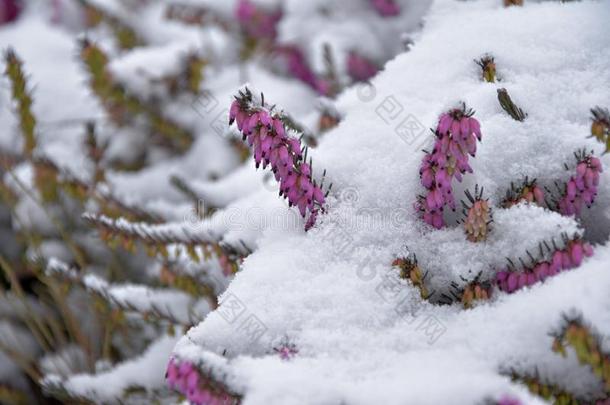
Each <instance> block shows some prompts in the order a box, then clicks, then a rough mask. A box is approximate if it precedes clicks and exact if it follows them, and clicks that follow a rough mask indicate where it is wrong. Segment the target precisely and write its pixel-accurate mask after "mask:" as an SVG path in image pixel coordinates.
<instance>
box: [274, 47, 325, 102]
mask: <svg viewBox="0 0 610 405" xmlns="http://www.w3.org/2000/svg"><path fill="white" fill-rule="evenodd" d="M275 52H276V53H277V54H278V55H280V56H282V57H284V59H285V61H286V65H287V69H288V72H289V73H290V75H292V76H293V77H295V78H297V79H299V80H300V81H302V82H303V83H305V84H307V85H308V86H309V87H311V88H312V89H314V90H315V91H317V92H318V93H319V94H321V95H323V96H327V95H329V93H330V83H329V82H328V81H327V80H324V79H322V78H320V77H318V76H316V74H315V73H314V72H313V71H312V70H311V68H310V67H309V64H308V63H307V60H306V59H305V56H304V55H303V52H302V51H301V50H300V49H299V48H297V47H296V46H278V47H276V48H275Z"/></svg>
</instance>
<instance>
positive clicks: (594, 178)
mask: <svg viewBox="0 0 610 405" xmlns="http://www.w3.org/2000/svg"><path fill="white" fill-rule="evenodd" d="M576 158H577V160H578V164H577V165H576V174H575V175H573V176H572V177H571V178H570V180H569V181H568V182H567V184H566V187H565V193H564V195H563V197H561V199H560V200H559V203H558V208H559V212H560V213H561V214H562V215H579V214H580V211H581V210H582V207H583V205H586V206H587V207H590V206H591V205H592V204H593V202H594V201H595V197H596V196H597V186H598V185H599V175H600V173H601V172H602V163H601V161H600V160H599V159H598V158H596V157H594V156H592V155H589V154H586V153H585V152H581V153H579V154H576Z"/></svg>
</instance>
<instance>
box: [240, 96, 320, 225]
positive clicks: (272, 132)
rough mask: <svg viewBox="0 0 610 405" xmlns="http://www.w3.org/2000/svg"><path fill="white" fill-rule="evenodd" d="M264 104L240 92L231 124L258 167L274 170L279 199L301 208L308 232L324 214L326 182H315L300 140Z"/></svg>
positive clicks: (280, 117) (278, 116)
mask: <svg viewBox="0 0 610 405" xmlns="http://www.w3.org/2000/svg"><path fill="white" fill-rule="evenodd" d="M261 104H262V105H259V106H255V105H254V102H253V95H252V93H251V92H250V90H248V89H246V90H245V91H244V92H241V91H240V93H239V96H238V97H236V98H235V101H233V103H232V104H231V107H230V109H229V124H232V123H233V121H237V127H238V128H239V129H240V130H241V131H242V135H243V139H244V140H247V141H248V145H250V146H251V147H252V151H253V156H254V161H255V162H256V167H257V168H258V167H260V166H261V165H262V166H263V168H266V167H267V166H269V167H271V170H272V172H273V174H274V175H275V179H276V180H277V181H278V182H279V183H280V184H279V186H280V187H279V188H280V196H282V197H284V198H286V199H288V204H289V206H293V205H294V206H296V207H297V208H298V210H299V213H300V214H301V216H302V217H303V218H306V222H305V229H306V230H308V229H309V228H311V227H312V226H313V225H314V224H315V221H316V219H317V216H318V213H319V212H320V211H323V206H324V203H325V197H326V195H325V193H324V192H323V191H322V183H323V181H322V183H321V184H318V183H316V181H315V180H313V177H312V170H311V160H310V161H309V163H308V162H307V161H306V156H304V153H303V150H302V148H301V143H300V141H299V140H298V139H296V138H293V137H290V136H289V135H288V134H287V133H286V129H285V128H284V122H283V121H282V116H281V115H279V114H274V113H273V112H272V111H271V110H269V109H268V108H267V106H266V105H264V103H262V102H261Z"/></svg>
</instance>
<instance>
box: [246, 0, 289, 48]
mask: <svg viewBox="0 0 610 405" xmlns="http://www.w3.org/2000/svg"><path fill="white" fill-rule="evenodd" d="M235 16H236V17H237V21H239V24H240V25H241V27H242V29H243V31H244V33H245V34H246V35H247V36H249V37H251V38H255V39H267V40H274V39H275V37H276V36H277V23H278V22H279V21H280V19H281V18H282V11H281V10H279V9H278V10H273V11H269V10H264V9H262V8H260V7H258V8H257V6H256V5H255V4H253V3H252V2H251V1H250V0H239V3H237V8H236V9H235Z"/></svg>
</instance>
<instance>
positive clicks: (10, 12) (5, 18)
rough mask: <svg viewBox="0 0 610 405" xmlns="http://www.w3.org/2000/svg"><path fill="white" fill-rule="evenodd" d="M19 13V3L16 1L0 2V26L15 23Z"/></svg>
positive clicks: (1, 0) (5, 0)
mask: <svg viewBox="0 0 610 405" xmlns="http://www.w3.org/2000/svg"><path fill="white" fill-rule="evenodd" d="M20 13H21V3H20V2H19V1H17V0H0V25H2V24H6V23H10V22H12V21H15V20H16V19H17V17H19V14H20Z"/></svg>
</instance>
